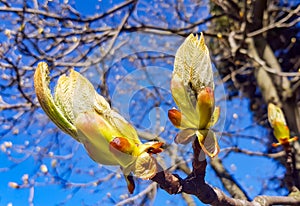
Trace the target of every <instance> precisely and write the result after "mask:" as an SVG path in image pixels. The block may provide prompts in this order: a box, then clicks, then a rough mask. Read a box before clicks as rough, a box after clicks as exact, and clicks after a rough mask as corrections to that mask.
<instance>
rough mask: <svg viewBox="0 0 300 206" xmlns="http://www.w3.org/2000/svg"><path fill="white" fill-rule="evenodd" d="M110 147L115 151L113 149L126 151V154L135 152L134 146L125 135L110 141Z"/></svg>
mask: <svg viewBox="0 0 300 206" xmlns="http://www.w3.org/2000/svg"><path fill="white" fill-rule="evenodd" d="M109 145H110V147H109V149H110V151H111V152H114V151H113V150H114V149H116V150H119V151H121V152H124V153H126V154H130V153H132V152H133V147H132V145H131V144H130V142H129V141H128V140H127V139H126V138H124V137H116V138H114V139H113V140H112V141H111V142H110V143H109Z"/></svg>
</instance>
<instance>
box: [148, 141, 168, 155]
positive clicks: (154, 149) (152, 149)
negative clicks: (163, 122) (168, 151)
mask: <svg viewBox="0 0 300 206" xmlns="http://www.w3.org/2000/svg"><path fill="white" fill-rule="evenodd" d="M163 144H164V143H162V142H157V143H155V144H153V145H152V147H150V148H149V149H148V150H147V153H149V154H157V153H160V152H162V151H163V149H162V148H161V147H162V145H163Z"/></svg>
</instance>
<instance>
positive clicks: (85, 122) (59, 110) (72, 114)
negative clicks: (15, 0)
mask: <svg viewBox="0 0 300 206" xmlns="http://www.w3.org/2000/svg"><path fill="white" fill-rule="evenodd" d="M48 74H49V71H48V66H47V64H46V63H43V62H42V63H39V64H38V67H37V69H36V72H35V75H34V86H35V91H36V94H37V97H38V100H39V102H40V104H41V106H42V108H43V110H44V111H45V113H46V114H47V115H48V116H49V118H50V119H51V120H52V121H53V122H54V123H55V124H56V125H57V126H58V127H59V128H60V129H61V130H62V131H64V132H65V133H67V134H69V135H71V136H72V137H73V138H74V139H76V140H77V141H79V142H81V143H82V144H83V145H84V147H85V149H86V150H87V152H88V154H89V156H90V157H91V158H92V159H93V160H94V161H96V162H98V163H101V164H104V165H120V166H121V167H122V169H123V172H124V175H125V177H126V181H127V183H128V189H129V191H130V192H131V193H132V192H133V189H134V183H133V179H130V178H129V176H130V174H131V172H133V173H134V174H135V175H136V176H137V177H140V178H146V179H147V178H150V177H153V176H154V175H155V174H156V173H157V166H156V161H155V159H154V158H153V157H152V156H151V155H152V154H156V153H159V152H161V151H162V149H161V146H162V143H158V142H148V143H145V144H143V143H142V142H141V141H140V140H139V138H138V135H137V132H136V130H135V129H134V128H133V126H132V125H131V124H129V123H128V122H127V121H126V120H125V119H124V118H123V117H122V116H121V115H120V114H118V113H117V112H116V111H114V110H112V109H111V108H110V106H109V104H108V102H107V101H106V100H105V99H104V97H102V96H101V95H99V94H98V93H97V92H96V91H95V89H94V87H93V85H92V84H91V83H90V82H89V81H88V80H87V79H86V78H85V77H83V76H82V75H81V74H79V73H78V72H76V71H74V70H71V71H70V75H69V76H66V75H62V76H60V78H59V79H58V82H57V85H56V87H55V94H54V98H53V96H52V94H51V91H50V89H49V77H48Z"/></svg>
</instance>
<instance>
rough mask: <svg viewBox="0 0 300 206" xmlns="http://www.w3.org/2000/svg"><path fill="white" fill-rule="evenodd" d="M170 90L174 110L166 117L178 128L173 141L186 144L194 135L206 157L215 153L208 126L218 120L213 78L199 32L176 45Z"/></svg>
mask: <svg viewBox="0 0 300 206" xmlns="http://www.w3.org/2000/svg"><path fill="white" fill-rule="evenodd" d="M171 92H172V96H173V99H174V101H175V103H176V105H177V106H178V109H179V110H180V111H179V110H177V109H171V110H169V112H168V117H169V119H170V121H171V122H172V123H173V125H174V126H175V127H177V128H179V129H181V130H182V131H180V132H179V133H178V134H177V136H176V137H175V142H176V143H180V144H187V143H189V142H191V141H192V140H194V138H195V137H197V138H198V141H199V144H200V146H201V147H202V149H203V151H204V152H205V153H206V154H207V155H208V156H210V157H214V156H216V155H217V154H218V153H219V150H220V149H219V145H218V142H217V139H216V136H215V134H214V132H213V131H212V130H210V127H212V126H214V125H215V124H216V122H217V121H218V119H219V115H220V108H219V107H215V98H214V81H213V71H212V66H211V61H210V57H209V52H208V49H207V47H206V45H205V42H204V37H203V34H201V35H200V39H198V36H197V35H196V36H194V35H193V34H190V35H189V36H188V37H187V38H186V40H185V41H184V42H183V44H182V45H181V46H180V47H179V48H178V50H177V52H176V56H175V62H174V71H173V75H172V80H171Z"/></svg>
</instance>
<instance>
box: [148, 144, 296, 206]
mask: <svg viewBox="0 0 300 206" xmlns="http://www.w3.org/2000/svg"><path fill="white" fill-rule="evenodd" d="M193 150H194V159H193V171H192V173H191V174H190V175H188V176H187V177H186V178H185V179H182V178H180V177H179V176H178V175H176V174H171V173H170V172H168V171H162V172H159V173H157V174H156V175H155V176H154V177H153V178H152V180H153V181H155V182H157V183H158V184H159V185H160V187H161V188H162V189H164V190H166V191H167V192H168V193H169V194H178V193H182V192H184V193H187V194H191V195H195V196H196V197H197V198H198V199H199V200H200V201H202V202H203V203H205V204H210V205H220V206H226V205H231V206H236V205H243V206H259V205H264V206H265V205H272V204H289V205H299V204H300V197H299V195H297V196H289V197H279V196H275V197H271V196H258V197H256V198H255V199H254V200H253V201H252V202H249V201H247V200H241V199H235V198H232V197H229V196H227V195H226V194H225V193H224V192H222V191H221V190H220V189H218V188H215V187H212V186H210V185H209V184H207V183H206V182H205V180H204V178H205V170H206V165H207V162H206V159H205V156H204V155H205V154H204V153H203V152H202V150H201V148H200V145H199V143H198V141H197V140H195V141H194V143H193Z"/></svg>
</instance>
